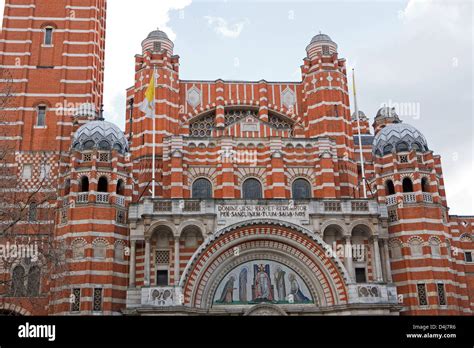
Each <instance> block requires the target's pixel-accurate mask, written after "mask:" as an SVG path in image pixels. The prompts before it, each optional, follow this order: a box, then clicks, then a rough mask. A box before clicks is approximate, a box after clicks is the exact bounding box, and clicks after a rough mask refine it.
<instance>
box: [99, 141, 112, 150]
mask: <svg viewBox="0 0 474 348" xmlns="http://www.w3.org/2000/svg"><path fill="white" fill-rule="evenodd" d="M111 148H112V147H111V146H110V144H109V142H108V141H106V140H102V141H101V142H100V143H99V149H101V150H104V151H110V149H111Z"/></svg>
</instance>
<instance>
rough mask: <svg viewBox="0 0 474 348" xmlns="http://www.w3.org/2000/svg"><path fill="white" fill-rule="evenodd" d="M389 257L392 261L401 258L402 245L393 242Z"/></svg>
mask: <svg viewBox="0 0 474 348" xmlns="http://www.w3.org/2000/svg"><path fill="white" fill-rule="evenodd" d="M390 252H391V257H392V259H394V260H399V259H401V258H402V245H401V243H400V242H398V241H396V242H393V243H392V245H391V247H390Z"/></svg>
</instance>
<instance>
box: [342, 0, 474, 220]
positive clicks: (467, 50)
mask: <svg viewBox="0 0 474 348" xmlns="http://www.w3.org/2000/svg"><path fill="white" fill-rule="evenodd" d="M398 15H399V19H400V29H399V30H397V31H392V32H390V33H389V35H386V36H383V37H382V38H380V35H377V34H374V35H373V37H372V38H371V39H368V41H370V45H365V46H364V49H359V50H358V51H357V53H356V54H357V56H355V55H354V56H352V58H354V59H351V57H350V58H349V59H350V62H349V64H348V65H349V66H351V65H353V62H355V61H356V60H357V70H358V77H359V78H358V80H359V85H361V86H360V87H359V92H361V93H359V94H360V95H361V101H362V103H361V101H359V104H360V107H361V109H363V110H364V111H366V113H368V114H370V115H375V112H376V110H375V109H376V108H377V107H378V106H379V105H381V104H383V103H388V102H389V101H390V100H392V101H394V102H398V103H415V104H416V105H417V107H420V110H421V113H420V117H419V118H413V117H406V116H405V117H402V118H403V120H404V122H406V123H410V124H412V125H414V126H415V127H417V128H418V129H419V130H420V131H422V132H423V133H424V135H425V136H426V138H427V139H428V143H429V145H430V148H431V149H433V151H434V152H435V154H440V155H441V156H442V158H443V171H444V179H445V186H446V192H447V198H448V203H449V205H450V207H451V208H452V210H451V213H453V214H472V209H473V197H474V186H472V185H467V184H466V183H467V182H469V180H470V177H471V176H472V172H473V163H474V158H473V154H474V151H473V145H474V144H473V138H474V137H473V135H474V125H473V119H474V112H473V106H474V104H473V94H472V92H473V84H472V81H473V68H472V32H473V28H472V18H471V16H472V3H471V2H469V1H456V0H453V1H449V2H448V1H430V0H410V1H407V4H406V6H404V7H403V8H402V9H401V11H400V13H399V14H398ZM393 16H394V18H396V16H397V13H393ZM366 106H369V107H371V108H372V110H368V108H366ZM455 154H459V156H458V157H459V159H458V160H453V157H456V156H455Z"/></svg>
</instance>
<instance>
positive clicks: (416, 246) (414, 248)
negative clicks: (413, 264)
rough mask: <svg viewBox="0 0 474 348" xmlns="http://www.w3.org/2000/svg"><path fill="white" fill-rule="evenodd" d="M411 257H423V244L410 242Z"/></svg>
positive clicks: (414, 240) (416, 240)
mask: <svg viewBox="0 0 474 348" xmlns="http://www.w3.org/2000/svg"><path fill="white" fill-rule="evenodd" d="M410 250H411V256H414V257H420V256H423V244H422V242H421V241H420V240H418V239H413V240H412V241H411V242H410Z"/></svg>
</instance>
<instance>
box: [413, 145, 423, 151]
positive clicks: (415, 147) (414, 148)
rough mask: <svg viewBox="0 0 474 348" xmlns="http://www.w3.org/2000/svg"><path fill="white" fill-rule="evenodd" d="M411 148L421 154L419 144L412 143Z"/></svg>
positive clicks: (421, 149)
mask: <svg viewBox="0 0 474 348" xmlns="http://www.w3.org/2000/svg"><path fill="white" fill-rule="evenodd" d="M411 148H412V149H413V150H415V151H416V152H421V151H423V148H422V146H421V145H420V144H419V143H413V145H412V146H411Z"/></svg>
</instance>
